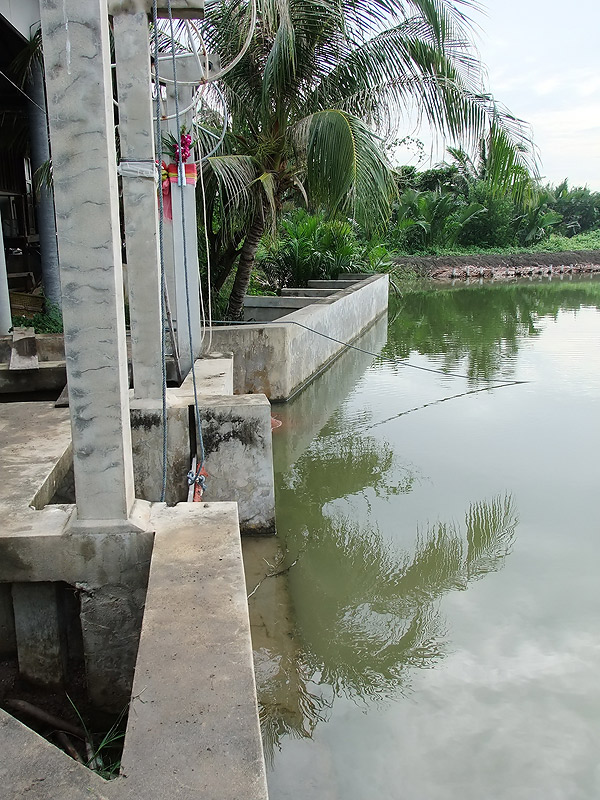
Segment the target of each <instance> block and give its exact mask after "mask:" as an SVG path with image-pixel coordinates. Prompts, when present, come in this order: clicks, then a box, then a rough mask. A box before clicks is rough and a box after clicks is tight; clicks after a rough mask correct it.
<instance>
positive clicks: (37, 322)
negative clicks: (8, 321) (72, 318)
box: [12, 301, 63, 333]
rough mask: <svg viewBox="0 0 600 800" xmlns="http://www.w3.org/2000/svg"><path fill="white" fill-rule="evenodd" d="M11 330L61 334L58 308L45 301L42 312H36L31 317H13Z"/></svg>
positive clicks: (61, 328) (61, 324)
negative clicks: (21, 329) (32, 330)
mask: <svg viewBox="0 0 600 800" xmlns="http://www.w3.org/2000/svg"><path fill="white" fill-rule="evenodd" d="M12 324H13V328H20V327H23V328H33V329H34V330H35V332H36V333H62V332H63V321H62V314H61V311H60V308H59V307H58V306H56V305H54V304H53V303H48V302H47V301H46V304H45V309H44V311H38V312H37V313H36V314H33V315H32V316H31V317H23V316H14V317H13V318H12Z"/></svg>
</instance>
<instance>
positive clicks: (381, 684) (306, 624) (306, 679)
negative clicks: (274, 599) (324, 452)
mask: <svg viewBox="0 0 600 800" xmlns="http://www.w3.org/2000/svg"><path fill="white" fill-rule="evenodd" d="M352 474H353V476H354V478H356V477H357V475H358V473H352ZM360 483H362V481H361V480H358V481H357V480H355V479H354V480H352V481H351V485H352V487H353V488H355V487H356V486H357V485H359V484H360ZM327 494H328V492H327V489H324V490H323V492H322V494H321V499H323V498H324V497H326V496H327ZM284 502H285V501H284ZM307 510H308V509H307ZM295 511H297V509H295ZM310 512H311V513H310V515H309V518H308V520H306V518H305V516H304V514H303V515H302V518H300V517H298V523H299V524H298V525H296V526H294V527H290V529H289V531H288V536H287V548H288V551H289V553H295V556H294V558H293V561H292V562H290V563H294V566H293V568H292V569H290V570H287V568H286V566H285V563H286V559H285V558H284V559H282V560H281V561H280V563H279V564H275V565H274V566H275V569H274V570H273V571H272V572H271V573H270V574H272V575H273V576H274V577H272V578H271V579H270V583H271V585H272V584H274V583H276V582H279V583H280V587H279V591H280V592H285V591H286V588H287V587H285V582H287V581H289V587H290V588H291V592H292V596H294V593H295V592H294V589H295V587H303V589H302V590H301V591H302V595H303V602H302V605H301V606H300V607H298V608H296V609H295V613H294V614H293V615H292V612H291V609H288V612H289V616H288V620H287V625H285V624H284V625H283V626H281V625H280V628H279V630H278V631H277V632H271V634H272V635H271V636H269V637H268V643H267V642H266V641H265V640H264V639H263V641H262V642H260V641H259V642H257V641H256V640H255V647H256V648H257V652H256V662H257V680H258V697H259V708H260V718H261V723H262V728H263V736H264V744H265V753H266V757H267V759H268V761H269V762H272V759H273V754H274V751H275V748H277V747H279V744H280V741H281V738H282V737H283V736H286V735H287V736H294V737H310V736H311V735H312V733H313V730H314V728H315V726H316V725H317V724H318V723H319V722H320V721H324V720H326V719H327V718H328V714H329V711H330V709H331V707H332V704H333V701H334V699H335V697H336V696H345V697H347V698H351V699H353V700H354V701H355V702H357V703H372V702H382V701H385V700H388V699H390V698H393V697H396V696H398V695H399V694H402V693H404V692H406V691H407V690H408V689H409V687H410V669H411V668H415V667H419V668H424V667H425V668H426V667H432V666H434V665H435V663H436V662H437V661H438V660H439V659H440V658H442V657H443V655H444V653H445V648H446V632H445V629H444V622H443V618H442V617H441V616H440V612H439V600H440V598H441V597H442V596H443V595H444V594H445V593H446V592H449V591H451V590H464V589H466V588H467V586H468V584H469V582H470V581H472V580H476V579H479V578H481V577H483V576H484V575H486V574H488V573H490V572H493V571H496V570H498V569H500V568H501V567H502V565H503V563H504V559H505V558H506V557H507V555H508V554H509V553H510V550H511V546H512V543H513V539H514V535H515V528H516V526H517V522H518V517H517V512H516V509H515V506H514V502H513V499H512V497H511V496H510V495H506V496H503V497H497V498H494V499H492V500H490V501H484V502H479V503H473V504H472V505H471V506H470V508H469V510H468V512H467V514H466V517H465V521H464V525H462V526H461V525H457V524H454V523H437V524H435V525H431V526H429V527H428V528H427V529H426V530H424V531H423V532H420V533H418V534H417V537H416V543H415V547H414V550H413V551H412V552H410V553H409V552H406V551H405V550H403V549H400V548H398V547H397V546H395V545H394V544H391V543H390V542H389V540H387V539H385V538H384V537H383V536H382V535H381V533H380V532H379V531H378V530H377V528H376V527H374V526H371V527H370V526H368V525H365V524H360V523H357V522H355V521H353V520H351V519H349V518H348V517H346V516H343V515H340V514H339V513H336V514H334V515H333V516H328V515H327V514H326V513H325V512H324V511H323V507H321V511H320V519H319V522H318V523H317V520H316V516H317V514H319V512H318V511H317V506H316V505H312V506H311V508H310ZM305 523H306V524H305ZM290 557H291V556H290V555H289V554H288V555H287V556H286V558H287V559H289V558H290ZM306 587H310V590H309V591H307V590H306ZM271 588H272V587H271ZM261 589H262V586H261ZM259 598H260V593H259V595H258V598H257V600H258V602H259V603H260V602H261V601H260V599H259ZM253 599H254V598H253ZM265 599H266V598H263V601H264V600H265ZM292 619H293V622H292ZM280 623H281V619H280ZM253 633H254V631H253ZM291 634H293V639H292V636H291ZM257 645H258V646H257Z"/></svg>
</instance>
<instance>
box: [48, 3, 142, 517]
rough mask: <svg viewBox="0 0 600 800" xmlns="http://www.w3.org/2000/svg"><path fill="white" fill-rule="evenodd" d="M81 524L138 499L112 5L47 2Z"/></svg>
mask: <svg viewBox="0 0 600 800" xmlns="http://www.w3.org/2000/svg"><path fill="white" fill-rule="evenodd" d="M40 11H41V23H42V35H43V41H44V63H45V72H46V88H47V94H48V108H49V122H50V137H51V147H52V158H53V166H54V193H55V203H56V215H57V230H58V246H59V253H60V269H61V283H62V288H63V320H64V327H65V356H66V364H67V377H68V383H69V398H70V410H71V426H72V434H73V467H74V473H75V491H76V501H77V517H78V523H77V524H79V525H81V526H83V527H89V528H93V529H97V528H98V526H99V525H100V523H103V522H104V523H107V522H109V521H110V525H111V528H113V529H114V527H115V525H117V526H118V525H120V524H126V522H127V520H128V517H129V514H130V511H131V508H132V505H133V500H134V493H133V466H132V457H131V431H130V427H129V402H128V379H127V352H126V345H125V316H124V309H123V278H122V264H121V243H120V230H119V214H118V194H117V171H116V156H115V138H114V126H115V122H114V115H113V97H112V83H111V74H110V45H109V33H108V13H107V6H106V0H41V3H40Z"/></svg>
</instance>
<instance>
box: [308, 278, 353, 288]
mask: <svg viewBox="0 0 600 800" xmlns="http://www.w3.org/2000/svg"><path fill="white" fill-rule="evenodd" d="M355 283H357V281H355V280H347V281H309V282H308V288H309V289H349V288H350V287H351V286H354V284H355Z"/></svg>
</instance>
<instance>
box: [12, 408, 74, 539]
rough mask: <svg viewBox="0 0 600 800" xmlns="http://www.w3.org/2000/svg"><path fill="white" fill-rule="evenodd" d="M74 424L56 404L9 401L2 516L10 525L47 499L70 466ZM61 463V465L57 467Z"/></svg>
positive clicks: (13, 524)
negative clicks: (29, 509) (24, 512)
mask: <svg viewBox="0 0 600 800" xmlns="http://www.w3.org/2000/svg"><path fill="white" fill-rule="evenodd" d="M70 443H71V425H70V421H69V412H68V410H66V409H62V408H60V409H57V408H54V403H51V402H43V403H5V404H3V405H2V413H1V414H0V445H1V451H2V458H1V459H0V486H1V487H2V493H1V495H0V516H1V518H2V523H3V528H4V529H5V530H7V529H10V530H15V526H17V525H19V524H21V523H20V522H19V519H20V518H21V516H22V514H23V511H24V510H26V509H27V508H28V507H29V506H30V505H33V506H35V507H37V508H41V507H42V506H43V505H44V504H45V503H47V502H48V501H49V500H50V498H51V497H52V495H53V494H54V490H55V488H56V486H57V485H58V483H60V481H61V480H62V478H63V477H64V476H65V475H66V473H67V470H68V469H69V465H70ZM57 465H58V466H57Z"/></svg>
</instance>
